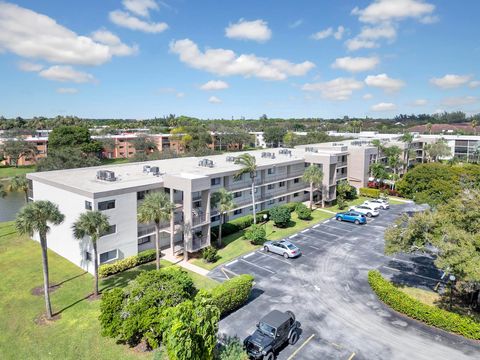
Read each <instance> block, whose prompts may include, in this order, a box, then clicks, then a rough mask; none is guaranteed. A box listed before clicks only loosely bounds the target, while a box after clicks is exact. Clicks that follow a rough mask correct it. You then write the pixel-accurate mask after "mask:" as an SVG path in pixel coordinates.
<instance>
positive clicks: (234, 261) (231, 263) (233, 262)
mask: <svg viewBox="0 0 480 360" xmlns="http://www.w3.org/2000/svg"><path fill="white" fill-rule="evenodd" d="M236 262H238V260H233V261H230V262H229V263H228V264H225V266H230V265H233V264H235V263H236Z"/></svg>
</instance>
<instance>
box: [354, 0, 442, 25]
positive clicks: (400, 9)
mask: <svg viewBox="0 0 480 360" xmlns="http://www.w3.org/2000/svg"><path fill="white" fill-rule="evenodd" d="M434 11H435V5H432V4H429V3H427V2H425V1H424V0H374V1H373V2H372V3H371V4H370V5H368V6H367V7H366V8H364V9H360V8H358V7H355V8H354V9H353V10H352V14H353V15H357V16H358V19H359V20H360V21H361V22H366V23H373V24H375V23H381V22H389V21H399V20H403V19H407V18H414V19H419V20H422V19H425V18H427V19H431V15H432V13H433V12H434ZM427 21H428V20H427Z"/></svg>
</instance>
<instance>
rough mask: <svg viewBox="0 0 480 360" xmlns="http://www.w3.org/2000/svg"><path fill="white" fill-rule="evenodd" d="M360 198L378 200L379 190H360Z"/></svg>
mask: <svg viewBox="0 0 480 360" xmlns="http://www.w3.org/2000/svg"><path fill="white" fill-rule="evenodd" d="M359 190H360V196H366V197H371V198H378V197H380V193H381V190H379V189H372V188H360V189H359Z"/></svg>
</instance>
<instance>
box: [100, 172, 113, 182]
mask: <svg viewBox="0 0 480 360" xmlns="http://www.w3.org/2000/svg"><path fill="white" fill-rule="evenodd" d="M97 179H98V180H103V181H117V178H116V177H115V173H114V172H113V171H110V170H98V171H97Z"/></svg>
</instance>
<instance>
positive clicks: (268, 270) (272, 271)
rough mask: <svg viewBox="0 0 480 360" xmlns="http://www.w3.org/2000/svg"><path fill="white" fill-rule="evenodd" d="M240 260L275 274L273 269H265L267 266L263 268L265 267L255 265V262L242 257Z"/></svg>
mask: <svg viewBox="0 0 480 360" xmlns="http://www.w3.org/2000/svg"><path fill="white" fill-rule="evenodd" d="M240 261H243V262H246V263H247V264H249V265H252V266H255V267H258V268H260V269H262V270H265V271H268V272H269V273H271V274H275V271H272V270H270V269H267V268H265V267H263V266H260V265H257V264H255V263H253V262H250V261H247V260H244V259H240Z"/></svg>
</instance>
